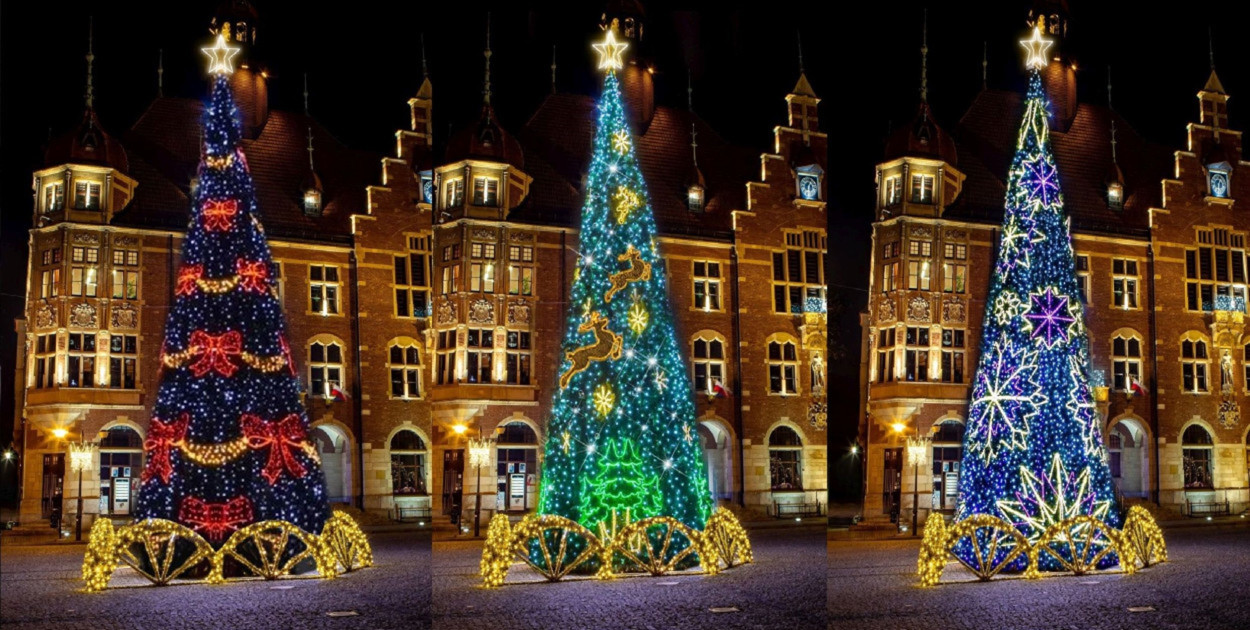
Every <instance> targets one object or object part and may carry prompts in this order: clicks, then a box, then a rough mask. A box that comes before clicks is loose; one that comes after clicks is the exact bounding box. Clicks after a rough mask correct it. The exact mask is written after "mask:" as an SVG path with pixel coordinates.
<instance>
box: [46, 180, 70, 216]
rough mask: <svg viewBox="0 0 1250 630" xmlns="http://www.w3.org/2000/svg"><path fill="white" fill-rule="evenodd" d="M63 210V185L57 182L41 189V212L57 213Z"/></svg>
mask: <svg viewBox="0 0 1250 630" xmlns="http://www.w3.org/2000/svg"><path fill="white" fill-rule="evenodd" d="M64 209H65V185H64V184H62V183H60V182H57V183H55V184H48V185H47V186H44V187H43V211H44V212H57V211H59V210H64Z"/></svg>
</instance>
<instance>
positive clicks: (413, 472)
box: [390, 429, 426, 495]
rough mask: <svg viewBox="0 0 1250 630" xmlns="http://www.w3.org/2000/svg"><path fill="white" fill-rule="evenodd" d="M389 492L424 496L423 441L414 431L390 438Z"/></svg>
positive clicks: (397, 434)
mask: <svg viewBox="0 0 1250 630" xmlns="http://www.w3.org/2000/svg"><path fill="white" fill-rule="evenodd" d="M390 451H391V492H392V493H394V494H401V495H403V494H426V489H425V455H426V447H425V441H424V440H422V439H421V436H419V435H417V433H416V432H415V431H409V430H407V429H405V430H402V431H400V432H398V433H396V434H395V435H394V437H392V438H391V444H390Z"/></svg>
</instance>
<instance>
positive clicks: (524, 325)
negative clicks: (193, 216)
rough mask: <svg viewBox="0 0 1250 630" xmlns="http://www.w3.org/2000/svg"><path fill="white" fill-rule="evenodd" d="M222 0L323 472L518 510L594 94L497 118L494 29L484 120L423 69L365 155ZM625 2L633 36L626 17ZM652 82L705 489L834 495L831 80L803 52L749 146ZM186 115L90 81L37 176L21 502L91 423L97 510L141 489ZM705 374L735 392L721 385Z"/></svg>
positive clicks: (436, 503)
mask: <svg viewBox="0 0 1250 630" xmlns="http://www.w3.org/2000/svg"><path fill="white" fill-rule="evenodd" d="M229 6H230V8H229V9H227V10H225V11H226V12H225V13H223V14H219V15H217V16H216V17H215V18H214V21H213V27H214V29H219V30H222V31H225V32H226V33H227V34H228V35H229V37H230V39H231V41H232V43H233V44H234V45H237V46H240V47H242V49H243V51H242V53H241V54H240V56H239V58H238V59H239V60H240V61H241V62H242V63H241V64H240V67H239V68H238V69H237V70H236V72H235V73H234V75H232V84H233V86H234V88H235V93H236V98H237V100H238V102H239V110H240V115H241V117H242V120H243V124H244V130H245V131H244V134H245V140H244V142H243V150H244V153H245V154H246V156H247V159H248V163H249V166H250V168H251V171H252V174H253V177H254V179H255V183H256V188H257V195H258V202H259V204H260V213H261V216H262V218H263V220H264V225H265V229H266V234H267V236H268V238H269V239H270V243H271V246H272V249H273V254H274V258H275V260H276V261H277V264H278V269H277V271H278V274H277V275H278V277H279V278H280V281H279V287H280V293H281V295H282V300H283V303H284V306H285V308H286V314H287V319H288V323H289V328H290V330H289V335H290V339H291V340H292V351H293V354H294V359H295V362H296V365H297V366H298V368H299V371H300V378H301V381H302V384H303V389H304V392H305V404H306V406H307V409H308V412H309V416H310V419H311V422H312V427H313V435H314V437H315V439H316V440H317V442H318V445H319V447H320V449H321V456H322V465H323V467H324V469H325V472H326V476H327V486H328V490H329V494H330V495H331V496H332V497H333V500H335V501H340V502H350V503H354V504H357V505H359V506H360V507H362V508H363V509H365V510H368V511H373V512H377V513H384V514H388V515H390V516H392V517H396V518H398V517H413V518H420V519H423V520H424V519H425V518H427V517H426V514H427V512H426V511H427V510H428V511H429V514H430V515H432V516H433V517H434V518H436V519H437V518H448V517H449V515H450V514H451V513H452V512H456V511H457V510H467V511H471V510H472V507H473V504H474V496H473V495H474V493H475V492H477V489H478V488H479V487H480V488H481V491H480V492H481V500H482V506H483V511H484V513H485V517H488V516H489V514H490V512H492V511H494V510H495V509H497V508H498V509H507V510H510V511H516V512H524V511H527V510H532V509H533V507H534V505H535V502H536V498H537V497H536V492H537V488H538V480H539V478H540V477H539V475H541V471H542V452H541V451H542V444H543V441H544V440H545V439H546V437H547V436H546V435H545V432H544V426H545V424H546V420H547V418H546V414H547V413H548V408H549V404H550V398H551V390H552V387H553V386H554V385H555V382H556V374H557V371H558V370H559V367H560V366H559V361H558V360H557V359H555V357H559V356H560V352H559V349H560V348H559V346H560V339H561V338H562V334H563V329H564V326H565V323H566V313H567V310H568V309H567V305H566V304H565V301H564V296H565V294H566V292H567V290H568V287H569V284H570V282H571V279H572V278H571V274H572V272H573V269H574V268H575V263H576V260H577V257H578V254H577V224H578V220H579V218H578V217H579V211H580V207H581V175H580V174H581V173H583V172H584V170H585V165H586V162H587V161H588V160H589V156H590V140H591V136H592V134H593V124H594V121H593V112H594V98H593V97H591V96H585V95H575V94H564V93H554V92H553V94H551V95H550V96H549V97H548V98H547V99H546V100H545V101H544V102H543V103H542V104H541V106H540V107H539V108H538V110H537V111H536V112H535V113H534V114H533V115H532V116H531V117H530V119H529V122H528V123H527V125H526V126H525V128H524V129H521V130H520V131H519V133H517V134H515V135H514V134H512V133H510V132H509V131H507V130H505V129H503V128H502V126H501V125H500V123H499V122H498V120H497V118H496V117H495V114H494V109H493V107H494V104H492V100H491V99H492V94H491V90H490V85H489V52H488V54H487V58H486V62H487V85H486V90H485V98H484V100H483V103H482V106H481V111H480V115H479V117H478V120H477V121H476V122H475V123H474V124H472V125H469V126H468V127H465V128H463V129H460V130H458V131H456V132H454V133H453V134H452V135H451V136H450V138H448V139H447V141H446V142H445V143H444V144H443V145H442V146H436V145H435V142H434V134H433V126H432V125H433V114H434V109H435V108H434V98H433V87H432V84H431V82H430V81H429V79H428V78H427V79H426V80H425V81H424V82H423V84H422V85H421V87H420V89H419V90H418V92H417V93H416V95H415V96H414V97H413V98H411V99H409V101H408V106H409V109H410V116H409V124H408V125H407V128H405V129H401V130H399V131H397V132H396V144H395V147H396V148H395V153H394V155H393V156H386V157H383V156H378V155H374V154H370V153H368V152H364V151H358V150H355V149H352V148H350V147H347V146H344V145H342V144H341V143H339V142H338V141H337V140H335V139H334V138H333V137H332V136H331V135H330V134H329V133H328V132H327V131H326V130H325V129H323V128H322V127H321V126H320V125H319V124H318V123H317V122H316V120H314V119H313V118H312V117H310V116H309V115H308V112H307V109H305V111H304V112H302V113H296V112H286V111H278V110H271V109H270V108H269V104H268V93H267V90H268V86H267V79H268V75H267V73H266V72H265V70H264V64H263V56H262V55H261V54H260V52H259V51H258V50H257V49H255V48H254V46H253V44H252V42H253V41H254V40H255V36H256V33H255V23H256V19H255V18H256V15H255V12H254V11H253V10H251V8H250V7H249V6H248V5H247V4H246V3H231V4H230V5H229ZM614 17H616V18H617V19H618V22H617V24H618V25H620V24H625V25H627V27H626V28H622V31H623V32H622V37H624V38H627V39H630V40H631V42H632V43H633V44H634V45H635V46H636V47H637V48H638V49H642V50H645V45H644V44H643V42H642V41H641V35H642V30H641V28H635V26H636V25H640V22H638V20H640V19H641V18H640V16H614ZM652 80H653V78H652V75H651V73H650V72H648V71H647V70H646V69H645V66H644V65H642V64H633V65H630V66H629V67H628V68H626V70H625V71H624V72H623V77H622V81H623V84H624V86H625V89H626V95H627V103H628V105H629V107H630V109H631V111H632V112H633V118H634V120H633V123H634V125H635V129H636V132H637V133H636V136H637V141H636V146H637V147H638V154H639V159H640V162H641V165H642V168H643V171H644V174H645V175H646V177H647V183H648V187H649V190H650V194H651V197H652V202H653V206H654V208H655V212H656V216H657V223H658V226H659V231H660V238H659V240H660V243H659V244H660V249H661V251H662V252H663V255H664V259H665V261H666V264H665V267H664V272H665V273H667V274H668V275H669V278H668V281H669V286H670V287H672V291H673V296H672V298H673V307H674V310H675V313H676V316H677V317H676V321H677V327H678V334H680V335H682V338H683V345H685V347H688V348H689V352H690V355H689V357H688V360H689V361H690V362H691V366H690V369H691V370H692V375H693V376H694V377H695V381H696V389H697V390H698V391H695V392H691V393H690V394H691V395H694V396H696V403H697V408H698V413H699V414H700V415H699V420H700V435H701V437H702V439H703V442H704V445H705V451H706V453H707V458H708V464H709V471H710V474H711V477H712V478H711V480H710V483H711V489H712V491H713V493H714V494H715V495H716V496H717V497H718V498H719V499H722V500H725V501H734V502H742V503H745V504H748V505H750V506H753V507H755V508H757V509H759V510H761V511H763V510H766V509H767V510H771V509H773V508H772V506H773V505H774V504H821V505H823V503H824V502H825V500H826V463H825V462H826V447H825V442H826V439H825V428H824V416H823V400H824V395H825V394H824V391H825V371H824V366H825V363H824V357H825V353H826V328H825V327H826V319H825V306H824V305H825V292H826V289H825V276H824V274H825V265H826V260H827V253H826V252H827V242H826V215H825V181H824V177H823V175H824V171H825V168H826V164H827V162H826V137H825V134H824V133H822V132H821V131H820V130H819V125H818V116H817V105H818V103H819V99H818V98H817V97H816V95H815V92H814V91H813V90H812V88H811V86H810V85H809V84H808V81H807V79H806V78H805V77H803V76H800V78H799V81H798V83H797V85H796V86H795V89H794V90H793V91H792V93H791V94H789V95H786V96H785V103H786V106H787V111H788V117H787V120H786V124H784V125H778V126H776V127H775V128H774V135H775V142H774V147H773V151H772V152H770V153H764V154H763V155H760V154H758V153H752V152H751V151H749V150H746V149H743V148H741V147H736V146H733V145H730V144H729V143H727V142H726V141H725V140H724V139H722V138H721V137H720V136H719V135H718V134H717V133H716V132H715V131H714V130H712V129H711V128H710V127H709V126H708V125H707V123H706V122H704V121H703V120H702V119H700V118H699V117H697V116H695V115H694V114H693V112H691V111H689V110H688V109H678V108H672V107H666V106H663V105H657V104H656V103H655V102H654V100H653V94H654V86H653V85H652V83H651V82H652ZM496 100H497V101H500V102H506V98H504V99H499V98H496ZM779 100H780V99H779ZM201 112H202V104H201V103H200V102H199V101H198V100H196V99H187V98H174V97H164V96H161V97H158V98H157V99H155V100H154V101H153V102H152V103H151V104H150V105H149V107H148V109H147V110H146V112H145V113H144V114H143V116H141V117H140V119H139V120H138V122H136V123H135V125H134V126H133V127H132V128H131V129H129V130H128V131H127V132H126V133H124V134H122V135H121V136H112V135H110V134H108V133H107V132H106V131H105V130H104V128H103V127H102V126H101V124H100V121H98V120H97V118H96V115H95V113H94V110H93V109H92V105H91V103H90V100H89V101H88V104H87V108H86V110H85V113H84V119H83V121H82V123H81V124H80V125H78V127H77V128H75V129H74V130H73V131H72V132H70V133H68V134H66V135H65V136H63V137H61V138H59V139H57V140H55V141H53V142H52V143H51V145H50V146H49V148H48V151H47V154H46V167H45V168H43V169H40V170H39V171H37V172H35V173H34V181H33V185H34V192H35V208H34V224H35V227H34V228H33V229H32V230H31V232H30V265H29V269H28V270H27V274H28V279H29V280H28V291H29V293H28V297H27V312H26V317H25V319H23V320H19V321H18V322H17V329H18V334H19V336H21V337H22V338H24V340H25V342H26V343H25V344H19V345H20V346H23V347H22V348H21V349H20V350H19V353H18V357H17V361H18V374H19V378H20V380H21V382H20V386H21V387H20V391H21V392H22V396H21V398H19V415H20V417H19V418H18V421H17V429H16V433H17V435H16V436H15V437H16V439H15V443H16V444H18V445H19V446H20V449H21V452H20V457H21V460H22V478H21V496H22V502H21V514H22V518H23V520H27V521H32V520H33V521H37V520H39V519H43V518H49V517H51V516H53V513H54V512H55V511H56V510H57V508H56V506H58V505H62V504H64V505H65V506H66V508H65V513H66V514H68V513H69V512H70V511H72V510H73V507H72V505H73V501H72V500H73V499H74V498H76V496H77V483H76V482H77V479H76V475H75V473H73V472H72V471H71V470H70V468H69V463H68V457H67V450H68V445H69V444H70V443H71V442H77V441H92V442H95V443H96V444H97V447H98V448H97V454H96V455H95V456H94V459H93V461H92V465H91V469H90V470H88V472H86V473H85V475H84V483H83V486H82V488H83V489H82V493H83V496H84V497H85V499H86V508H85V509H84V512H85V513H86V514H88V515H94V514H97V513H109V514H113V515H116V516H122V515H125V514H127V513H128V512H129V510H130V508H131V506H133V499H134V493H135V492H139V491H141V489H140V488H139V487H138V477H139V471H140V470H141V469H142V465H143V452H144V451H143V443H144V438H145V435H146V429H147V424H148V418H149V417H150V411H151V407H152V403H153V401H152V399H153V397H154V394H155V390H156V386H157V383H158V378H159V367H158V366H159V356H160V349H161V344H162V339H163V328H164V323H165V318H166V315H167V312H168V305H169V304H170V302H171V301H172V295H173V273H174V269H176V267H177V258H178V252H179V249H180V246H181V239H182V235H183V231H184V230H185V224H186V220H187V216H188V215H187V208H188V205H189V203H190V199H191V195H190V190H191V187H192V186H193V185H194V181H193V178H194V174H195V169H196V165H197V163H198V160H199V135H200V132H199V125H200V122H199V119H200V115H201ZM696 140H697V142H696ZM379 163H380V165H381V168H380V173H379V168H378V166H377V165H378V164H379ZM756 164H759V167H758V170H757V167H756ZM713 380H719V381H721V382H723V383H725V384H726V385H728V386H729V389H731V390H732V394H731V395H729V396H728V397H721V398H716V397H712V396H709V395H708V392H709V391H710V388H711V383H712V381H713ZM335 390H341V391H342V392H344V393H345V394H346V395H345V396H342V397H339V396H335V395H333V394H332V392H333V391H335ZM479 436H483V437H493V438H495V439H496V440H497V449H496V451H495V454H494V457H492V464H493V465H492V467H490V468H483V469H482V470H480V471H479V470H475V469H473V468H471V467H470V466H469V465H468V463H467V461H466V460H467V456H466V450H467V443H468V440H469V439H470V438H475V437H479ZM479 476H480V479H481V482H480V485H479V483H478V482H477V479H478V478H479ZM483 522H485V521H483Z"/></svg>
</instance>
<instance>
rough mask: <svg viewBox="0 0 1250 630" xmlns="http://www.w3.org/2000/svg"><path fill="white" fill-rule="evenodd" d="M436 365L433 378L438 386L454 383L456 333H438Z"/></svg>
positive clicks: (447, 331)
mask: <svg viewBox="0 0 1250 630" xmlns="http://www.w3.org/2000/svg"><path fill="white" fill-rule="evenodd" d="M437 350H438V363H437V365H436V369H435V373H434V378H435V380H436V381H437V382H438V384H439V385H443V384H448V383H455V382H456V331H454V330H444V331H440V332H439V333H438V348H437Z"/></svg>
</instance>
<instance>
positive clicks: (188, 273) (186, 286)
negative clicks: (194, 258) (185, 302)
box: [174, 265, 204, 295]
mask: <svg viewBox="0 0 1250 630" xmlns="http://www.w3.org/2000/svg"><path fill="white" fill-rule="evenodd" d="M203 275H204V265H183V266H182V268H180V269H179V270H178V288H177V289H174V293H175V294H177V295H191V294H192V293H195V289H196V283H197V282H199V280H200V277H201V276H203Z"/></svg>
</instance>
